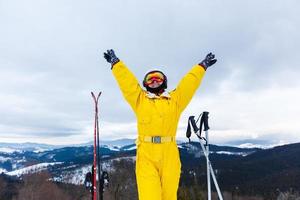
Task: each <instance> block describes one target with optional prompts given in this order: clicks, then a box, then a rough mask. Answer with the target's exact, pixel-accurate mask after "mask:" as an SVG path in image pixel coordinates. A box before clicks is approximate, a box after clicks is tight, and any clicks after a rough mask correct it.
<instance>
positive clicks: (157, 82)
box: [148, 79, 163, 88]
mask: <svg viewBox="0 0 300 200" xmlns="http://www.w3.org/2000/svg"><path fill="white" fill-rule="evenodd" d="M161 84H163V81H162V80H161V79H160V80H152V82H151V83H150V84H148V86H149V87H150V88H158V87H159V86H161Z"/></svg>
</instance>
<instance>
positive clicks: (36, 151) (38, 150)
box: [33, 147, 52, 153]
mask: <svg viewBox="0 0 300 200" xmlns="http://www.w3.org/2000/svg"><path fill="white" fill-rule="evenodd" d="M49 150H52V149H49V148H47V149H46V148H41V147H35V150H34V151H33V152H34V153H42V152H44V151H49Z"/></svg>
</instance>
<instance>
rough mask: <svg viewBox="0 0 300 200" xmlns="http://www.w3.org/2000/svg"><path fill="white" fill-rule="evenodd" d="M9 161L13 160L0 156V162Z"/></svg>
mask: <svg viewBox="0 0 300 200" xmlns="http://www.w3.org/2000/svg"><path fill="white" fill-rule="evenodd" d="M8 160H11V158H7V157H3V156H0V162H2V163H3V162H6V161H8Z"/></svg>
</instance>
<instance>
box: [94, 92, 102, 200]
mask: <svg viewBox="0 0 300 200" xmlns="http://www.w3.org/2000/svg"><path fill="white" fill-rule="evenodd" d="M91 94H92V97H93V100H94V103H95V122H94V153H93V158H94V162H93V172H94V173H92V174H93V191H92V199H93V200H97V178H96V177H97V167H98V179H99V180H100V178H101V176H100V173H101V168H100V149H99V148H100V147H99V122H98V101H99V97H100V96H101V92H99V93H98V96H96V95H95V94H94V93H93V92H91ZM97 158H98V159H97ZM97 161H98V162H97ZM99 196H100V198H101V196H102V195H101V188H100V187H99ZM101 199H103V197H102V198H101Z"/></svg>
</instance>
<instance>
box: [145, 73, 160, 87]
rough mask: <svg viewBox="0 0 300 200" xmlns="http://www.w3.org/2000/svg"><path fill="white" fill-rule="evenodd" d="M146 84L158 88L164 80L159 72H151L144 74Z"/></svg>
mask: <svg viewBox="0 0 300 200" xmlns="http://www.w3.org/2000/svg"><path fill="white" fill-rule="evenodd" d="M145 81H146V85H147V86H148V87H150V88H158V87H159V86H161V85H162V84H163V82H164V75H163V74H162V73H160V72H153V73H151V74H148V75H147V76H146V80H145Z"/></svg>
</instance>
